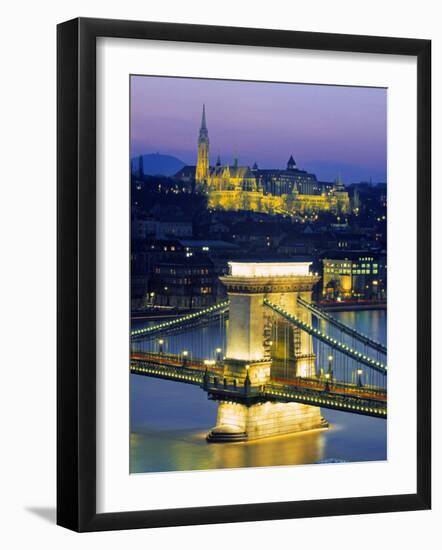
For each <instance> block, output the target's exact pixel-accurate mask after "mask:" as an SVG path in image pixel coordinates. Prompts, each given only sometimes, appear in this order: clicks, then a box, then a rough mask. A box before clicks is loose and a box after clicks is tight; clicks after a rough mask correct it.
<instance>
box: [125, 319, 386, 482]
mask: <svg viewBox="0 0 442 550" xmlns="http://www.w3.org/2000/svg"><path fill="white" fill-rule="evenodd" d="M335 315H336V316H337V317H338V318H339V319H340V320H341V321H342V322H344V323H347V324H349V325H351V326H353V327H355V328H356V329H357V330H360V331H361V332H364V333H365V334H367V335H369V336H371V337H372V338H374V339H375V340H378V341H380V342H382V343H385V342H386V334H385V331H386V314H385V312H384V311H361V312H341V313H339V314H335ZM205 336H209V334H208V333H207V332H206V333H205ZM208 340H209V338H207V339H206V344H207V345H209V346H210V347H216V345H215V346H213V345H212V344H211V343H210V342H208ZM179 344H182V340H180V342H179ZM130 390H131V439H130V470H131V473H140V472H165V471H185V470H204V469H213V468H239V467H258V466H279V465H293V464H313V463H316V462H319V461H328V460H330V461H334V460H336V461H367V460H385V459H386V426H387V423H386V421H385V420H382V419H376V418H369V417H364V416H358V415H354V414H349V413H343V412H338V411H332V410H325V409H323V410H322V414H323V416H325V418H326V419H327V420H328V422H329V423H330V428H329V429H328V430H319V431H314V432H307V433H302V434H293V435H286V436H280V437H274V438H270V439H262V440H258V441H253V442H241V443H227V444H226V443H224V444H208V443H207V442H206V440H205V436H206V434H207V431H208V430H209V429H210V428H211V427H213V426H214V425H215V421H216V409H217V404H216V403H215V402H213V401H209V400H208V399H207V395H206V394H205V393H204V392H203V391H202V390H201V389H199V388H197V387H194V386H187V385H185V384H177V383H174V382H169V381H164V380H156V379H152V378H148V377H142V376H137V375H131V383H130Z"/></svg>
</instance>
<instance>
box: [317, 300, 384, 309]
mask: <svg viewBox="0 0 442 550" xmlns="http://www.w3.org/2000/svg"><path fill="white" fill-rule="evenodd" d="M314 305H316V306H317V307H319V308H321V309H323V310H326V311H364V310H386V309H387V302H386V301H383V302H314Z"/></svg>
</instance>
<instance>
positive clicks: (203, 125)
mask: <svg viewBox="0 0 442 550" xmlns="http://www.w3.org/2000/svg"><path fill="white" fill-rule="evenodd" d="M201 130H207V126H206V105H205V103H203V116H202V117H201Z"/></svg>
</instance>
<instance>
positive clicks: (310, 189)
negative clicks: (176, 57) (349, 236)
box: [175, 106, 350, 216]
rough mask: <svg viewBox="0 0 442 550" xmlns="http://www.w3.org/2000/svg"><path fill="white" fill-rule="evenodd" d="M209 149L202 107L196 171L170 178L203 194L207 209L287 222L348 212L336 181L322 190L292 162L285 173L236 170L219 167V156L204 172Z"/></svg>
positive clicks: (342, 190)
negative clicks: (287, 219)
mask: <svg viewBox="0 0 442 550" xmlns="http://www.w3.org/2000/svg"><path fill="white" fill-rule="evenodd" d="M209 145H210V140H209V132H208V128H207V123H206V110H205V106H203V114H202V119H201V127H200V130H199V136H198V151H197V162H196V166H185V167H184V168H182V169H181V170H179V171H178V172H177V174H176V175H175V178H177V179H178V180H180V181H182V182H190V181H192V180H193V181H194V182H195V186H196V190H197V191H199V192H201V193H205V194H207V197H208V206H209V208H213V209H220V210H251V211H256V212H264V213H269V214H284V215H289V216H294V215H296V214H298V213H305V212H320V211H330V212H333V213H337V214H339V213H348V212H350V199H349V196H348V193H347V191H346V190H345V187H344V185H343V184H342V182H341V181H340V180H339V179H338V180H337V181H336V182H334V183H333V184H332V185H331V186H323V185H321V184H319V182H318V181H317V179H316V176H315V175H314V174H309V173H308V172H306V171H305V170H300V169H298V168H297V166H296V162H295V160H294V159H293V156H290V158H289V160H288V162H287V167H286V169H285V170H284V169H281V170H280V169H259V168H258V165H257V164H256V163H255V164H254V165H253V167H252V168H250V167H249V166H246V165H240V164H239V162H238V159H237V158H235V159H234V161H233V164H222V163H221V159H220V157H219V156H218V158H217V161H216V164H215V166H210V157H209V152H210V147H209Z"/></svg>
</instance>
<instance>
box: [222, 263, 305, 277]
mask: <svg viewBox="0 0 442 550" xmlns="http://www.w3.org/2000/svg"><path fill="white" fill-rule="evenodd" d="M310 266H311V262H229V270H230V275H231V276H232V277H297V276H298V277H299V276H300V275H301V276H308V275H310Z"/></svg>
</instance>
